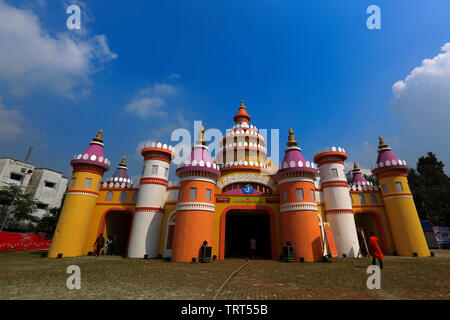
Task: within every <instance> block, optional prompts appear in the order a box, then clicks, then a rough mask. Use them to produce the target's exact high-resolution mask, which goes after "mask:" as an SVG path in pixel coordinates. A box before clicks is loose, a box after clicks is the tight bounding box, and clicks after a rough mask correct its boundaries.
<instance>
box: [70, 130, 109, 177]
mask: <svg viewBox="0 0 450 320" xmlns="http://www.w3.org/2000/svg"><path fill="white" fill-rule="evenodd" d="M70 164H71V165H72V166H75V165H77V164H90V165H95V166H99V167H101V168H103V169H104V171H108V170H109V166H110V165H111V162H110V161H109V160H108V159H107V158H105V154H104V152H103V139H102V130H100V131H99V132H98V134H97V136H96V137H95V138H94V139H92V141H91V143H90V144H89V147H87V149H86V150H84V151H83V153H81V154H79V155H75V157H74V159H73V160H72V161H71V162H70Z"/></svg>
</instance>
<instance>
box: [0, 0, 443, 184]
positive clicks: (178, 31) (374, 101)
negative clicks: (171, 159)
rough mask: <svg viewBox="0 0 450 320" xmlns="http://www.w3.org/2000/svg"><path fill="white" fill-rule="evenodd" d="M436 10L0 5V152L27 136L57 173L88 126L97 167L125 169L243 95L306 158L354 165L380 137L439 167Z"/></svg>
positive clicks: (371, 157)
mask: <svg viewBox="0 0 450 320" xmlns="http://www.w3.org/2000/svg"><path fill="white" fill-rule="evenodd" d="M70 4H78V5H79V6H80V7H81V10H82V20H81V24H82V25H81V27H82V29H81V31H76V30H72V31H69V30H68V29H67V27H66V19H67V17H68V15H67V14H66V8H67V7H68V6H69V5H70ZM372 4H375V5H378V6H379V7H380V9H381V29H380V30H369V29H368V28H367V27H366V20H367V18H368V17H369V14H367V13H366V9H367V7H368V6H369V5H372ZM2 11H3V16H1V15H2V13H1V12H2ZM449 13H450V2H449V1H446V0H442V1H433V2H428V1H419V0H408V1H406V0H404V1H400V0H397V1H381V0H372V1H362V0H351V1H313V0H305V1H261V0H259V1H206V0H202V1H137V0H135V1H133V2H132V4H126V3H125V2H123V1H101V0H96V1H84V2H80V1H69V0H65V1H45V0H40V1H6V0H0V97H1V100H0V116H1V117H0V148H1V149H0V150H1V152H0V156H10V157H14V158H18V159H22V158H23V157H24V156H25V154H26V152H27V148H28V147H29V146H31V145H32V146H33V147H34V151H33V154H32V157H31V159H30V161H31V162H33V163H35V164H37V165H38V166H39V167H47V168H52V169H54V170H58V171H62V172H64V174H65V175H66V176H70V175H71V167H70V164H69V162H70V160H71V158H72V157H73V155H74V154H75V153H79V152H82V151H83V150H84V149H85V148H86V146H87V145H88V143H89V141H90V140H91V138H92V137H94V136H95V134H96V133H97V131H98V129H99V128H103V130H104V140H105V153H106V156H107V157H108V158H109V159H111V162H112V167H113V168H112V169H111V170H110V172H108V173H106V177H108V176H110V175H111V174H112V173H113V171H114V168H115V167H116V166H117V164H118V162H120V160H121V157H122V156H123V155H126V156H127V158H128V165H129V174H130V176H137V175H138V174H140V171H141V167H142V159H141V157H140V156H139V154H138V152H137V148H138V146H139V144H140V143H142V142H144V141H151V140H157V141H162V142H165V143H170V134H171V132H172V130H173V129H175V128H187V129H189V130H192V127H193V121H194V120H202V121H203V123H204V125H205V126H206V128H218V129H220V130H222V131H224V130H225V129H226V128H229V127H231V126H232V125H233V116H234V115H235V113H236V112H237V109H238V107H239V105H240V100H241V99H244V101H245V104H246V106H247V111H248V113H249V114H250V115H251V116H252V123H253V124H255V125H256V126H257V127H258V128H260V129H262V128H266V129H269V130H270V129H280V138H281V139H280V146H281V147H280V152H282V151H283V149H284V146H285V142H286V140H287V132H288V129H289V128H290V127H292V128H293V129H294V132H295V135H296V138H297V141H298V142H299V144H300V146H301V147H302V149H303V153H304V154H305V156H306V157H307V158H309V159H311V158H312V157H313V153H314V151H315V150H317V149H319V148H323V147H326V146H333V145H336V146H343V147H344V148H345V149H346V150H347V152H348V153H349V158H350V160H356V161H358V162H359V163H360V165H361V167H365V168H368V167H370V165H371V164H373V163H374V162H375V160H376V156H377V153H376V146H377V143H378V136H379V135H382V136H383V137H384V138H385V141H386V142H387V143H388V144H389V145H390V146H391V147H392V148H393V151H394V153H395V154H396V155H397V156H398V157H399V158H401V159H405V160H407V162H408V164H409V165H413V166H415V163H416V161H417V159H418V157H419V156H421V155H424V154H425V153H426V152H427V151H433V152H435V153H437V155H438V158H440V159H441V160H443V161H444V163H445V164H446V165H447V168H446V169H447V172H449V168H448V167H449V166H450V151H449V150H450V149H449V148H448V147H449V146H450V143H449V142H448V137H449V136H450V129H449V126H448V125H447V123H446V122H448V120H449V119H450V113H449V110H450V45H446V44H447V43H449V42H450V25H449V23H448V16H449ZM13 18H14V20H13ZM8 19H10V20H11V21H8ZM1 21H3V23H2V22H1ZM424 59H429V60H428V61H427V60H426V61H424ZM2 64H3V66H2ZM2 118H3V119H2ZM2 127H3V129H1V128H2ZM173 169H175V168H173ZM173 169H172V171H173ZM172 177H173V173H172Z"/></svg>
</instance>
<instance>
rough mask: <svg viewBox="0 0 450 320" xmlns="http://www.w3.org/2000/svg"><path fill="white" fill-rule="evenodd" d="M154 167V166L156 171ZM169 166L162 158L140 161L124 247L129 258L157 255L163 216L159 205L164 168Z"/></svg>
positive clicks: (164, 188)
mask: <svg viewBox="0 0 450 320" xmlns="http://www.w3.org/2000/svg"><path fill="white" fill-rule="evenodd" d="M154 166H157V172H156V173H155V169H154ZM169 166H170V164H169V163H168V162H166V161H162V160H155V159H150V160H145V162H144V170H143V173H142V178H141V184H140V186H139V193H138V197H137V201H136V212H135V214H134V220H133V228H132V231H131V237H130V244H129V246H128V257H129V258H144V255H148V258H154V257H157V256H158V249H159V240H160V235H161V224H162V217H163V213H162V211H161V210H160V208H163V206H164V203H165V202H166V198H167V183H168V180H167V179H168V177H167V176H166V168H167V170H169ZM167 172H168V171H167Z"/></svg>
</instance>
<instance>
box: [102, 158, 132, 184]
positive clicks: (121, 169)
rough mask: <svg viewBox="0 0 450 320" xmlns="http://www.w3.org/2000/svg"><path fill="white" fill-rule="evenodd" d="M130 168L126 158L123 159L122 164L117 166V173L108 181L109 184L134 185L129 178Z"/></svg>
mask: <svg viewBox="0 0 450 320" xmlns="http://www.w3.org/2000/svg"><path fill="white" fill-rule="evenodd" d="M127 170H128V167H127V163H126V158H125V157H123V159H122V162H121V163H120V164H119V165H118V166H117V169H116V172H114V174H113V175H112V177H111V178H109V179H108V180H107V181H109V182H119V183H122V182H125V183H133V181H131V179H130V178H129V177H128V172H127Z"/></svg>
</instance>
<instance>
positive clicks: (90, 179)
mask: <svg viewBox="0 0 450 320" xmlns="http://www.w3.org/2000/svg"><path fill="white" fill-rule="evenodd" d="M70 164H71V165H72V167H73V174H72V178H71V180H70V183H69V188H68V189H67V193H66V198H65V201H64V204H63V208H62V211H61V216H60V218H59V220H58V225H57V226H56V230H55V234H54V236H53V240H52V245H51V247H50V251H49V254H48V256H49V257H50V258H55V257H57V256H58V255H59V254H62V256H63V257H76V256H81V255H84V247H85V245H86V243H85V242H86V237H87V233H88V230H89V224H90V221H91V216H92V213H93V211H94V207H95V204H96V202H97V198H98V192H99V189H100V183H101V180H102V177H103V174H104V173H105V172H106V171H107V170H109V165H110V162H109V160H108V159H106V158H105V155H104V153H103V138H102V130H100V131H99V132H98V134H97V136H96V137H95V138H94V139H92V141H91V143H90V145H89V147H88V148H87V149H86V150H85V151H84V152H83V153H81V154H79V155H76V156H75V157H74V159H73V160H72V161H71V163H70Z"/></svg>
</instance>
